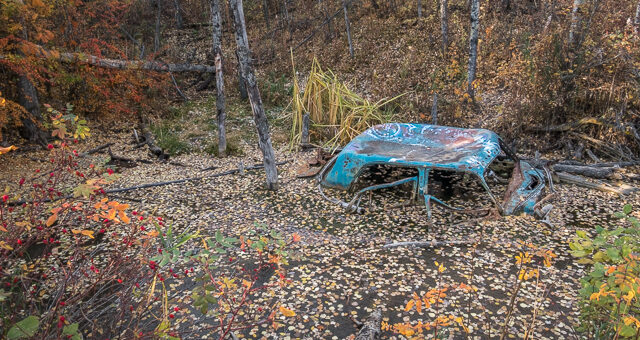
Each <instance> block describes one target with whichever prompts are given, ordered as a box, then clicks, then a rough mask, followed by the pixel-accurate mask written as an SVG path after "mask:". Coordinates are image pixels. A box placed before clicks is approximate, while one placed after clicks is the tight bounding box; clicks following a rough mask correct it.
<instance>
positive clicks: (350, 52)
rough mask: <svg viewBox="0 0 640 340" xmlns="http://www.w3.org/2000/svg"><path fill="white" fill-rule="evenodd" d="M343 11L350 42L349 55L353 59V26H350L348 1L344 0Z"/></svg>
mask: <svg viewBox="0 0 640 340" xmlns="http://www.w3.org/2000/svg"><path fill="white" fill-rule="evenodd" d="M342 9H343V10H344V23H345V26H346V27H347V40H348V41H349V54H350V55H351V58H353V43H352V42H351V25H350V24H349V15H348V14H347V0H342Z"/></svg>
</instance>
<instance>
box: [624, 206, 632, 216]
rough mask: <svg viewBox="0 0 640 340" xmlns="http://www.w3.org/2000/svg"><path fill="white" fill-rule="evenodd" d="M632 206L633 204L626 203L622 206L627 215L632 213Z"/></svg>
mask: <svg viewBox="0 0 640 340" xmlns="http://www.w3.org/2000/svg"><path fill="white" fill-rule="evenodd" d="M631 210H632V207H631V204H625V205H624V207H622V212H623V213H624V214H625V215H629V214H630V213H631Z"/></svg>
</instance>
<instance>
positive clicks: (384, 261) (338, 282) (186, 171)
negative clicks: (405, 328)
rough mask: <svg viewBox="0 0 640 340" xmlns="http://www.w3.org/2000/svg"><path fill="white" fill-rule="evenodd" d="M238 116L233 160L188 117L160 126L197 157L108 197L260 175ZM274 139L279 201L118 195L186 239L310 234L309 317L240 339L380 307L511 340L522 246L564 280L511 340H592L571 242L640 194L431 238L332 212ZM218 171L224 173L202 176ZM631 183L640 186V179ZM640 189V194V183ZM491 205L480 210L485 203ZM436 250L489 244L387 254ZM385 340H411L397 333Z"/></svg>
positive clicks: (281, 141) (21, 160) (523, 310)
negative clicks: (422, 304)
mask: <svg viewBox="0 0 640 340" xmlns="http://www.w3.org/2000/svg"><path fill="white" fill-rule="evenodd" d="M234 105H235V104H233V103H232V104H231V105H230V107H231V110H230V111H231V112H230V119H229V126H230V127H229V131H230V132H229V135H230V140H232V141H233V143H232V144H233V148H234V151H233V155H232V156H230V157H227V158H216V157H214V156H211V155H208V154H207V153H206V152H199V151H197V150H198V148H199V149H200V150H206V149H207V146H208V145H209V144H208V143H209V142H208V140H210V136H211V135H215V130H211V129H210V130H207V126H208V124H209V125H210V124H211V121H212V120H211V118H207V117H209V116H208V115H209V113H208V112H210V111H205V110H202V109H201V108H199V106H198V105H195V106H190V107H189V108H188V109H186V110H184V111H182V112H178V113H176V115H175V117H174V120H173V121H171V120H170V121H166V122H164V123H161V124H160V125H162V124H166V125H167V129H169V128H171V129H174V130H175V127H176V126H178V125H179V123H180V122H182V123H183V127H184V129H182V128H181V129H179V130H180V131H179V135H180V136H182V137H180V138H182V139H181V140H183V141H184V142H183V144H184V143H186V144H184V145H183V146H185V147H186V148H189V149H190V150H191V151H192V152H191V153H185V154H182V155H177V156H175V157H172V158H171V161H173V162H174V163H173V164H170V163H161V162H157V161H154V163H153V164H143V163H138V165H137V166H134V167H120V168H117V169H116V170H117V172H118V173H120V174H122V176H121V178H120V179H119V180H117V181H116V182H115V183H112V184H111V185H110V187H109V188H121V187H128V186H132V185H138V184H145V183H151V182H161V181H169V180H174V179H181V178H187V177H194V176H206V175H210V174H211V175H213V174H216V173H220V172H223V171H226V170H230V169H234V168H237V167H239V166H240V164H243V165H244V166H245V167H246V166H249V165H253V164H255V163H261V159H262V157H261V153H260V151H259V149H258V148H257V143H255V137H254V135H255V134H254V130H253V128H252V126H253V125H252V121H251V118H250V117H251V116H250V113H248V111H247V110H246V107H245V106H243V105H237V106H234ZM157 126H158V125H157ZM273 130H274V132H273V134H274V140H275V148H276V150H277V151H276V156H277V160H278V161H285V160H286V161H288V163H286V164H285V165H282V166H279V167H278V170H279V174H280V188H279V190H278V191H277V192H270V191H266V190H264V189H263V183H264V172H263V171H262V170H250V171H245V172H244V173H241V174H233V175H228V176H220V177H208V178H207V177H205V178H204V179H202V180H198V181H191V182H186V183H181V184H174V185H166V186H160V187H155V188H148V189H141V190H135V191H129V192H125V193H121V194H116V195H114V196H113V199H117V200H120V201H123V202H127V203H130V204H131V205H132V207H133V208H134V209H139V210H144V211H150V212H154V213H155V214H156V215H157V216H162V217H163V218H165V219H166V220H167V221H169V222H170V223H172V224H173V225H174V228H176V229H177V230H179V231H180V230H185V229H189V230H191V231H195V230H199V231H200V234H201V235H204V236H207V235H213V234H214V232H215V231H217V230H220V231H222V232H224V233H225V234H229V235H243V234H246V233H247V232H248V231H249V230H251V229H254V227H255V223H259V224H264V225H266V226H268V228H269V229H272V230H276V231H279V232H282V233H284V234H285V235H291V234H293V233H298V234H299V235H301V237H302V239H301V242H299V243H297V244H295V245H294V247H293V250H292V252H291V253H292V255H291V259H290V261H289V262H290V263H289V266H287V277H288V278H290V279H291V280H292V282H293V283H292V284H291V285H288V286H285V287H282V288H278V290H279V291H278V296H279V299H280V301H281V302H282V304H283V305H284V306H287V307H288V308H289V309H292V310H293V311H295V313H296V315H295V316H294V317H289V318H285V317H284V316H280V317H279V319H278V322H279V323H281V324H282V327H280V328H278V329H277V330H274V329H273V328H271V327H270V326H269V325H264V326H256V327H254V328H251V329H247V330H245V331H244V332H242V333H239V334H237V335H238V337H240V338H253V337H258V338H261V337H263V336H266V337H267V338H279V339H288V338H307V339H345V338H348V337H349V336H351V335H352V334H355V333H356V332H357V328H356V327H355V325H354V323H353V321H352V320H351V317H353V318H355V319H357V320H361V321H362V320H364V319H365V318H366V317H367V316H368V315H369V314H370V313H371V312H372V311H373V310H374V309H376V308H378V307H379V308H381V309H382V316H383V321H385V322H387V323H389V324H394V323H398V322H411V323H413V324H416V323H418V322H419V321H422V322H423V323H424V322H427V321H433V320H434V319H435V318H436V317H437V316H438V315H454V316H456V317H458V316H459V317H462V318H463V320H464V324H465V325H466V326H467V327H468V328H469V329H470V332H471V334H472V338H478V339H480V338H494V337H499V336H500V334H501V333H502V332H503V323H504V320H505V316H506V314H507V311H508V306H509V304H510V299H511V296H512V289H513V284H514V282H515V280H516V278H517V268H516V265H515V258H514V257H515V256H516V255H518V252H519V251H520V250H521V249H522V248H523V247H526V246H522V245H518V244H519V243H518V242H523V243H525V244H528V243H530V244H533V245H535V246H539V247H543V248H546V249H550V250H552V251H553V252H554V253H555V254H556V255H557V258H555V259H554V261H553V263H552V266H551V267H548V268H545V267H543V266H541V265H540V282H541V283H543V284H544V287H545V290H544V291H542V290H540V289H536V288H535V287H536V285H535V281H533V280H529V281H528V282H526V283H525V284H524V285H523V287H522V289H521V290H520V292H519V294H518V297H517V299H516V300H515V304H514V306H515V307H514V314H513V317H512V318H511V320H510V322H509V324H508V325H507V329H508V334H509V336H508V337H509V338H514V337H517V338H522V337H523V335H524V331H525V329H527V325H529V324H531V322H532V314H533V312H534V310H536V314H537V316H536V318H535V326H534V335H533V337H532V338H534V339H563V338H579V337H580V336H579V335H578V333H577V331H576V327H577V325H578V310H579V307H578V305H579V303H578V300H577V298H576V296H577V290H578V289H579V279H580V278H581V277H582V276H583V275H584V274H585V267H584V266H583V265H580V264H577V263H576V262H575V260H574V259H573V258H572V257H571V255H570V254H569V247H568V241H569V240H571V239H572V237H573V236H574V235H575V231H576V230H578V229H587V230H589V229H592V228H593V227H595V226H596V225H603V226H613V225H615V224H616V223H618V222H617V221H615V220H612V219H611V215H612V214H613V213H614V212H617V211H620V210H621V209H622V206H623V205H624V204H625V203H637V202H640V194H639V193H637V192H636V193H634V194H632V195H630V196H627V197H622V198H621V197H617V196H615V195H614V194H610V193H602V192H598V191H591V190H587V189H584V188H579V187H576V186H572V185H557V190H558V195H557V198H556V199H555V200H554V201H553V204H554V209H553V210H552V212H551V215H550V220H551V222H552V225H547V224H543V223H540V222H538V221H536V220H535V219H534V218H532V217H529V216H507V217H499V216H495V215H491V216H490V217H486V218H482V219H475V218H472V217H469V216H466V215H460V214H452V213H450V212H448V211H444V210H442V209H438V208H436V209H435V211H434V221H433V225H430V224H429V222H428V220H427V218H426V214H425V212H424V209H423V208H421V207H415V208H405V209H394V210H387V209H377V210H374V211H371V212H367V213H365V214H364V215H356V214H347V213H345V211H344V210H343V209H342V208H340V207H337V206H334V205H333V204H331V203H329V202H327V201H325V200H323V199H322V197H321V196H320V195H319V194H318V191H317V189H316V182H315V180H313V179H303V178H298V177H297V175H298V171H299V168H300V165H302V164H304V163H306V162H307V161H308V160H309V159H311V158H313V157H314V156H315V152H290V151H289V146H288V145H287V144H286V136H287V127H286V126H284V124H280V123H278V122H276V123H275V124H274V127H273ZM94 131H96V130H94ZM161 131H162V130H161ZM167 131H168V130H167ZM174 132H175V131H174ZM167 133H168V132H167ZM131 135H132V134H131V131H129V130H128V129H122V130H120V131H114V132H112V133H97V134H96V135H95V136H93V137H91V138H90V140H89V144H91V145H86V146H85V148H86V149H90V148H91V147H94V146H97V145H100V144H103V143H105V142H113V143H115V145H113V146H112V147H111V149H112V150H113V152H114V154H116V155H120V156H125V157H130V158H146V159H151V158H149V156H148V155H147V154H146V151H145V150H144V149H137V150H134V149H133V139H132V136H131ZM159 139H161V138H159ZM45 153H46V151H33V152H24V153H21V152H17V153H15V154H14V156H13V157H6V158H4V159H3V161H2V164H0V182H1V183H7V184H8V183H16V182H17V180H18V179H19V178H20V176H22V175H23V174H24V173H25V172H26V171H33V169H35V168H36V167H39V166H43V164H42V163H40V162H39V161H38V159H41V158H46V155H45ZM107 160H108V155H106V154H97V155H95V156H94V157H93V158H92V161H93V162H105V161H107ZM177 163H179V164H181V165H176V164H177ZM209 167H216V168H215V169H213V170H206V171H203V170H202V169H205V168H209ZM628 171H631V172H636V173H638V172H640V169H639V168H637V167H636V168H631V169H628ZM630 184H632V185H635V186H640V182H636V183H630ZM468 190H470V188H467V187H462V188H461V191H460V197H463V196H464V197H475V196H473V195H469V192H468ZM477 192H478V194H481V192H480V191H477ZM478 200H479V198H473V199H472V201H475V202H476V203H477V202H478ZM636 214H637V212H636ZM433 239H438V240H464V239H478V240H480V241H479V243H478V244H477V245H476V246H474V247H470V246H445V247H439V248H437V247H436V248H425V249H423V248H411V247H399V248H390V249H387V248H383V246H384V245H385V244H387V243H391V242H400V241H421V240H433ZM436 261H437V262H439V263H441V264H443V265H444V267H445V268H446V269H445V270H444V272H442V274H439V273H438V270H437V266H436V265H435V262H436ZM456 283H466V284H470V285H473V286H476V287H477V294H474V295H471V294H467V293H465V292H463V291H456V290H453V289H452V290H449V291H448V292H447V296H446V298H444V303H442V304H440V305H439V306H437V308H436V306H432V307H431V308H429V309H426V310H424V311H422V313H418V312H417V311H416V310H415V309H412V310H410V311H408V312H407V311H405V306H406V305H407V302H408V301H409V300H410V299H411V298H412V294H413V293H414V292H416V293H417V294H419V295H423V294H424V293H425V292H427V291H429V290H430V289H433V288H437V287H443V286H444V285H447V284H450V285H452V284H456ZM169 285H170V286H171V287H173V288H177V289H176V290H175V291H176V292H177V294H175V295H174V296H172V304H177V305H181V306H189V305H191V302H190V297H189V296H190V295H191V293H190V288H192V287H194V285H195V284H194V283H193V282H192V281H191V280H189V279H186V280H175V279H174V280H173V281H169ZM263 298H264V299H270V297H268V296H264V297H263ZM180 313H188V314H190V315H184V314H183V315H182V316H184V318H178V319H177V320H182V321H180V322H184V324H183V325H180V326H179V329H178V330H179V332H180V333H183V332H184V333H183V334H185V335H184V336H185V338H203V339H204V338H210V334H208V333H207V332H208V331H207V330H206V328H207V325H208V322H211V321H210V320H209V319H207V318H205V317H203V316H202V314H200V312H198V311H195V310H193V309H190V308H186V307H185V308H184V309H183V310H182V311H181V312H180ZM431 332H432V331H431ZM449 333H451V334H452V337H453V338H455V339H457V338H465V336H464V332H463V330H462V327H460V326H459V325H457V324H452V325H450V326H447V327H446V328H445V329H444V332H443V333H442V334H443V335H445V336H447V337H448V334H449ZM383 338H385V339H398V338H403V337H402V336H400V335H398V334H394V333H393V332H391V331H386V332H384V333H383Z"/></svg>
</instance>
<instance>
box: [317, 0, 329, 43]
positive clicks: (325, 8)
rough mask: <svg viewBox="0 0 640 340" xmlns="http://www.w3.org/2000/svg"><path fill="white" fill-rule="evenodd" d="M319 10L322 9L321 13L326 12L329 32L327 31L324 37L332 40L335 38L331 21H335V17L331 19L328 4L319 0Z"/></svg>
mask: <svg viewBox="0 0 640 340" xmlns="http://www.w3.org/2000/svg"><path fill="white" fill-rule="evenodd" d="M318 8H321V11H323V12H324V17H325V21H327V31H325V34H324V37H325V39H330V38H331V37H333V30H332V29H331V21H333V17H329V9H328V8H327V2H326V1H323V0H318Z"/></svg>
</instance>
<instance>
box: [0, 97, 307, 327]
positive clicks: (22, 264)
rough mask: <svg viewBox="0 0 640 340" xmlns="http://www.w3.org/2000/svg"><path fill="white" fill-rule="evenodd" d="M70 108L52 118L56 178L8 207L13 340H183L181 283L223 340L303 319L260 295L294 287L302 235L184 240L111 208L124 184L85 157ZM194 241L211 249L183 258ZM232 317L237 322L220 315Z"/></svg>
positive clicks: (0, 294)
mask: <svg viewBox="0 0 640 340" xmlns="http://www.w3.org/2000/svg"><path fill="white" fill-rule="evenodd" d="M71 110H72V107H68V108H67V109H66V110H65V114H62V113H60V112H58V111H56V110H55V109H53V108H51V107H49V108H48V112H49V113H50V116H51V119H52V123H51V127H52V128H53V129H54V130H53V135H54V136H55V137H57V138H58V140H57V141H56V142H54V143H52V144H49V146H48V147H49V149H50V161H51V168H50V169H48V170H47V171H42V170H39V169H38V170H36V171H35V173H34V174H33V175H32V176H31V177H25V178H22V179H20V180H19V181H18V183H16V184H15V186H14V188H15V190H14V192H13V193H11V194H5V195H3V196H1V197H0V316H1V317H0V335H2V336H3V338H7V339H20V338H33V337H35V338H38V339H51V338H56V339H58V338H71V339H82V338H83V337H91V338H93V337H100V338H114V337H115V338H123V339H134V338H168V339H176V338H177V337H179V336H180V332H189V329H188V322H189V321H191V320H192V319H191V318H189V319H187V318H186V316H185V318H184V319H182V320H181V321H180V323H181V327H180V329H179V330H178V327H177V324H178V323H179V322H177V321H178V320H179V319H180V318H179V317H180V314H179V311H180V310H181V308H180V307H181V306H178V305H177V304H178V303H177V302H175V301H174V299H173V297H174V296H176V295H177V294H178V293H181V292H180V291H178V290H177V289H174V288H173V287H174V286H178V285H174V284H171V281H172V280H177V279H181V278H184V277H187V276H194V275H197V276H198V277H197V280H199V281H200V282H202V283H203V285H202V290H196V291H195V292H194V295H192V298H193V301H191V302H192V304H193V305H194V306H195V307H198V309H200V311H201V312H202V313H204V316H205V317H206V318H209V317H211V318H214V320H215V321H219V323H220V324H219V326H218V327H217V328H216V329H213V330H211V331H212V332H218V333H219V334H220V336H221V337H220V338H221V339H223V338H224V337H226V336H227V335H228V334H229V332H230V331H231V330H239V329H243V328H246V327H253V326H254V325H256V324H257V321H255V320H258V319H252V318H251V319H250V318H249V317H252V316H260V318H259V320H260V321H259V322H260V323H263V322H273V320H274V319H275V316H276V312H277V311H278V310H279V311H280V313H282V314H284V315H292V314H295V313H294V312H293V311H291V310H289V309H287V308H285V307H284V306H279V305H278V302H277V300H278V297H277V295H276V294H275V293H274V294H272V298H271V299H266V300H259V301H260V302H257V300H258V299H256V298H255V295H256V293H257V292H258V291H261V290H270V289H272V288H273V287H274V286H275V285H284V284H286V283H287V280H286V278H285V276H284V271H283V270H282V266H283V265H286V263H287V255H288V254H287V251H286V248H287V247H288V246H289V245H291V244H292V243H293V242H295V241H297V240H298V239H299V237H297V236H296V235H293V236H292V237H290V240H289V242H285V241H284V238H285V236H283V235H280V234H278V233H275V232H271V233H267V235H266V236H265V235H263V234H260V233H253V234H252V235H250V236H249V237H248V238H246V239H245V238H244V237H241V238H239V239H238V238H234V237H227V236H224V235H223V234H222V233H220V232H217V233H216V234H215V237H213V238H210V237H205V236H201V235H200V234H199V233H198V232H197V231H196V232H190V231H183V232H177V231H176V230H175V229H174V228H173V226H171V225H168V224H166V222H165V221H164V220H163V219H162V218H160V217H153V216H151V215H149V214H147V213H145V212H141V211H132V210H131V209H130V207H129V205H128V204H123V203H120V202H117V201H111V200H109V198H108V197H107V196H106V192H105V190H104V189H103V188H102V186H103V185H105V184H107V183H110V182H111V181H113V180H114V179H116V178H117V177H118V175H117V174H115V173H114V172H113V171H112V170H111V169H102V168H100V167H97V166H94V165H92V164H87V162H86V161H85V160H83V159H82V158H81V157H80V156H79V153H78V152H77V150H75V149H74V147H75V146H76V145H77V144H78V143H79V140H77V139H74V138H75V137H78V138H80V139H82V138H84V137H86V136H88V134H89V129H88V128H87V126H86V122H84V121H83V120H80V119H78V118H77V117H76V116H74V115H73V114H72V113H71ZM8 149H9V148H8ZM261 233H264V231H261ZM196 241H197V242H196ZM187 243H191V244H190V246H191V248H193V245H194V244H196V245H197V244H204V245H205V246H204V247H205V249H204V250H201V249H197V248H196V249H195V251H194V250H190V251H183V248H185V247H186V246H187ZM236 259H242V263H240V260H236ZM236 263H237V264H236ZM223 264H224V265H223ZM194 267H195V268H194ZM184 268H189V269H184ZM196 268H198V271H196V270H195V269H196ZM265 269H268V270H271V274H273V273H277V274H278V276H277V277H276V280H275V282H273V281H268V277H267V278H265V277H264V276H259V275H257V273H259V272H261V271H263V270H265ZM201 271H202V272H204V273H206V274H205V275H201V274H200V272H201ZM258 280H262V281H260V283H256V282H258ZM267 281H268V282H267ZM204 292H207V293H206V294H205V293H204ZM209 296H211V297H214V298H215V300H212V298H211V297H209ZM203 297H204V299H205V300H204V301H206V303H207V308H203V305H202V298H203ZM254 300H256V301H254ZM229 301H241V303H233V306H231V305H230V304H229ZM187 304H188V303H187ZM278 306H279V307H280V308H279V307H278ZM182 307H184V306H182ZM186 307H190V306H186ZM229 308H231V309H232V310H231V312H233V315H234V316H233V317H232V318H225V317H220V316H221V315H222V313H226V312H227V311H229ZM191 322H193V321H191ZM273 326H276V327H277V326H278V325H277V324H273ZM212 334H213V333H212Z"/></svg>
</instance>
